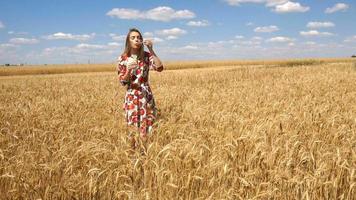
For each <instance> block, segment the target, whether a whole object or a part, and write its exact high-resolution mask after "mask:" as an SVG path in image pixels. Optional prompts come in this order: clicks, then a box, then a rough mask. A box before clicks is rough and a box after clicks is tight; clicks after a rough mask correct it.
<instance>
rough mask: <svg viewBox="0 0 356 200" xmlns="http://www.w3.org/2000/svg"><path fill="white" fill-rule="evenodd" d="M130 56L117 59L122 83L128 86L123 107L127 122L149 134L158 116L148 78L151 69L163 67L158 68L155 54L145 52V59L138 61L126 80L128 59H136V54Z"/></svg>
mask: <svg viewBox="0 0 356 200" xmlns="http://www.w3.org/2000/svg"><path fill="white" fill-rule="evenodd" d="M130 57H131V58H130ZM130 57H127V56H119V58H118V60H117V61H118V64H117V72H118V75H119V76H118V78H119V81H120V84H121V85H123V86H127V91H126V94H125V99H124V104H123V109H124V111H125V117H126V122H127V124H128V125H134V126H135V127H137V128H138V129H139V131H140V134H141V135H147V134H148V133H150V132H151V131H152V125H153V122H154V121H155V119H156V116H157V108H156V104H155V100H154V97H153V94H152V91H151V88H150V85H149V80H148V77H149V70H150V69H151V70H155V71H162V70H163V67H162V66H161V67H160V68H158V69H157V68H156V66H155V64H154V62H153V56H152V55H151V54H150V53H148V52H145V57H144V59H143V61H139V62H138V64H137V67H136V68H134V69H133V70H132V71H131V73H130V79H129V80H128V81H126V80H124V79H123V76H124V75H125V73H126V70H127V64H128V61H129V60H131V59H136V57H135V55H132V56H130Z"/></svg>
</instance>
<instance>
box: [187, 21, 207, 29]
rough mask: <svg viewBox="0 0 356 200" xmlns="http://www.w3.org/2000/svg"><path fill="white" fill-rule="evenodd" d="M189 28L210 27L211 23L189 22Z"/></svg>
mask: <svg viewBox="0 0 356 200" xmlns="http://www.w3.org/2000/svg"><path fill="white" fill-rule="evenodd" d="M187 25H188V26H198V27H203V26H209V25H210V23H209V21H207V20H203V21H189V22H188V23H187Z"/></svg>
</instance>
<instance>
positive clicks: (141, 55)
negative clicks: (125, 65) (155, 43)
mask: <svg viewBox="0 0 356 200" xmlns="http://www.w3.org/2000/svg"><path fill="white" fill-rule="evenodd" d="M132 32H137V33H138V34H139V35H140V37H141V39H142V41H143V37H142V34H141V32H140V31H139V30H138V29H136V28H131V29H130V30H129V32H128V33H127V36H126V43H125V50H124V53H122V54H121V55H122V56H128V57H130V56H131V45H130V34H131V33H132ZM138 52H139V53H138V55H137V59H138V60H141V61H142V60H143V59H144V56H145V51H144V46H143V43H142V44H141V47H140V49H139V51H138Z"/></svg>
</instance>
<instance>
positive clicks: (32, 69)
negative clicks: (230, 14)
mask: <svg viewBox="0 0 356 200" xmlns="http://www.w3.org/2000/svg"><path fill="white" fill-rule="evenodd" d="M354 61H355V59H352V58H323V59H289V60H226V61H179V62H176V61H170V62H164V65H165V69H166V70H176V69H188V68H208V67H209V68H216V67H223V66H249V65H264V66H270V67H275V66H281V67H294V66H302V65H320V64H323V63H351V62H354ZM112 71H115V64H67V65H46V66H44V65H42V66H41V65H39V66H15V67H14V66H11V67H0V76H13V75H34V74H64V73H83V72H112Z"/></svg>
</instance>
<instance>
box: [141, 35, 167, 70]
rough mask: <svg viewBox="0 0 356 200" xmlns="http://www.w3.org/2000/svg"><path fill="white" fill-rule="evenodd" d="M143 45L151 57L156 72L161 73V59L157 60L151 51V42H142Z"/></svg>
mask: <svg viewBox="0 0 356 200" xmlns="http://www.w3.org/2000/svg"><path fill="white" fill-rule="evenodd" d="M144 44H145V45H146V46H147V48H148V51H149V52H150V54H151V56H152V57H153V63H154V65H155V66H156V70H157V71H158V72H161V71H163V64H162V61H161V59H159V58H158V56H157V55H156V53H155V52H154V50H153V43H152V41H151V40H146V41H145V42H144Z"/></svg>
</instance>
